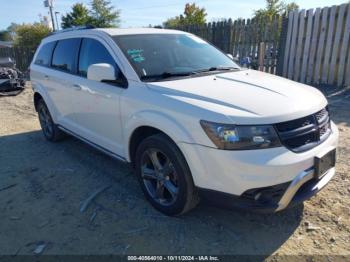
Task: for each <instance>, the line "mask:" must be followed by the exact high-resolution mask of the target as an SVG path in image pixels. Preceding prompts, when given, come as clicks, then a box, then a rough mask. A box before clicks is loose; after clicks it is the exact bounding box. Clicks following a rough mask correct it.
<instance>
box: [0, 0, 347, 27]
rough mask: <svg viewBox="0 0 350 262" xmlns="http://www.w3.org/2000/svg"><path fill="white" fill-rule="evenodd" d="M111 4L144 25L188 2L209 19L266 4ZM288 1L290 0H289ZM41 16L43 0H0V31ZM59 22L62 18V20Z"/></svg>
mask: <svg viewBox="0 0 350 262" xmlns="http://www.w3.org/2000/svg"><path fill="white" fill-rule="evenodd" d="M53 1H54V11H57V12H60V14H58V19H59V20H60V15H62V14H65V13H67V12H69V11H70V10H71V6H72V5H73V4H74V3H76V2H82V3H85V4H87V5H88V4H89V2H90V0H73V1H69V0H53ZM111 2H112V5H113V6H115V7H116V8H117V9H120V10H121V21H122V23H121V27H124V28H128V27H144V26H148V25H150V24H151V25H161V24H162V22H163V21H165V20H166V19H167V18H170V17H174V16H176V15H179V14H181V13H182V12H183V10H184V6H185V4H186V3H187V2H191V3H192V2H194V3H196V4H197V5H198V6H200V7H204V8H205V9H206V11H207V14H208V16H207V21H209V22H211V21H215V20H219V19H222V18H232V19H236V18H249V17H251V16H252V14H253V12H254V10H257V9H259V8H263V7H264V6H265V1H264V0H184V1H182V0H168V1H165V0H148V1H141V0H111ZM285 2H287V3H288V2H290V1H288V0H286V1H285ZM295 2H296V3H297V4H298V5H299V6H300V7H301V8H302V9H310V8H316V7H324V6H331V5H339V4H342V3H344V2H347V0H296V1H295ZM39 15H43V16H44V15H48V9H47V8H45V7H44V5H43V0H1V8H0V30H2V29H6V28H7V27H8V26H9V25H10V24H11V22H15V23H33V22H36V21H39ZM59 23H60V21H59Z"/></svg>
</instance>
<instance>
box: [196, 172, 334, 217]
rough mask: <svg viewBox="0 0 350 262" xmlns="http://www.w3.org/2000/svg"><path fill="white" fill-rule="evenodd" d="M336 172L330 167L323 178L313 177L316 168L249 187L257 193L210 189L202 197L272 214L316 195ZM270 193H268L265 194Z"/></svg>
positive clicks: (206, 199) (212, 202)
mask: <svg viewBox="0 0 350 262" xmlns="http://www.w3.org/2000/svg"><path fill="white" fill-rule="evenodd" d="M334 175H335V168H332V169H330V170H328V172H327V173H326V174H325V175H324V176H322V178H321V179H317V178H315V177H314V169H310V170H308V171H305V172H302V173H300V174H299V175H298V176H297V177H296V178H295V179H294V180H293V181H292V182H290V183H284V184H280V185H275V186H271V187H266V188H258V189H254V190H250V192H251V191H253V192H254V194H253V195H252V194H242V195H241V196H235V195H231V194H227V193H223V192H218V191H214V190H208V189H203V188H200V189H199V193H200V196H201V198H202V199H204V200H205V201H207V202H209V203H211V204H214V205H215V206H219V207H223V208H241V209H248V210H254V211H257V212H263V213H271V212H277V211H281V210H283V209H285V208H287V207H291V206H295V205H296V204H299V203H301V202H303V201H305V200H307V199H309V198H311V197H312V196H314V195H316V194H317V193H318V192H319V191H320V190H321V189H322V188H324V187H325V185H326V184H327V183H328V182H329V181H330V180H331V179H332V177H333V176H334ZM266 192H267V193H266Z"/></svg>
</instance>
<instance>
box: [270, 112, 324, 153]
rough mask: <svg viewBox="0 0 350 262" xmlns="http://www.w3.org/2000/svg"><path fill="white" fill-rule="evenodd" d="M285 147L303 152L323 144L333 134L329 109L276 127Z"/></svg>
mask: <svg viewBox="0 0 350 262" xmlns="http://www.w3.org/2000/svg"><path fill="white" fill-rule="evenodd" d="M275 127H276V130H277V131H278V135H279V137H280V139H281V142H282V144H283V145H285V146H286V147H287V148H289V149H290V150H292V151H294V152H303V151H306V150H309V149H311V148H313V147H315V146H317V145H318V144H320V143H322V142H323V141H324V140H325V139H327V137H328V136H329V135H330V133H331V128H330V117H329V111H328V107H325V108H324V109H322V110H321V111H319V112H317V113H315V114H312V115H309V116H306V117H302V118H299V119H296V120H292V121H287V122H283V123H278V124H276V125H275Z"/></svg>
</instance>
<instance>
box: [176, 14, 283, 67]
mask: <svg viewBox="0 0 350 262" xmlns="http://www.w3.org/2000/svg"><path fill="white" fill-rule="evenodd" d="M282 21H283V18H282V17H279V16H277V17H275V18H274V19H273V20H272V21H271V23H263V22H262V21H259V20H257V19H239V20H236V21H234V22H233V21H232V20H231V19H229V20H228V21H223V22H214V23H208V24H205V25H193V26H181V27H177V28H175V29H178V30H182V31H186V32H190V33H193V34H195V35H198V36H200V37H202V38H203V39H206V40H207V41H209V42H211V43H212V44H213V45H215V46H216V47H218V48H220V49H221V50H223V51H224V52H226V53H230V54H232V55H233V56H234V57H235V58H237V59H239V60H240V62H242V59H243V58H246V57H250V58H251V59H252V65H253V68H255V69H258V67H259V66H260V69H261V70H263V71H265V72H269V73H276V67H277V60H278V59H277V58H278V50H279V48H280V45H279V44H280V41H281V39H280V32H281V28H282ZM261 54H264V55H263V56H261ZM259 55H260V61H259Z"/></svg>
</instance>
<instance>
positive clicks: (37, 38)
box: [14, 23, 51, 48]
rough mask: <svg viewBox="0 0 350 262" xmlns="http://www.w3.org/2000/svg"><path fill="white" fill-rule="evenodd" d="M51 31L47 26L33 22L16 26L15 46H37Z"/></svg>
mask: <svg viewBox="0 0 350 262" xmlns="http://www.w3.org/2000/svg"><path fill="white" fill-rule="evenodd" d="M50 32H51V30H50V28H48V27H47V26H45V25H43V24H40V23H35V24H23V25H17V26H16V37H15V41H14V45H15V46H16V47H26V48H37V47H38V45H39V44H40V42H41V40H42V39H43V38H44V37H46V36H47V35H48V34H49V33H50Z"/></svg>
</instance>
